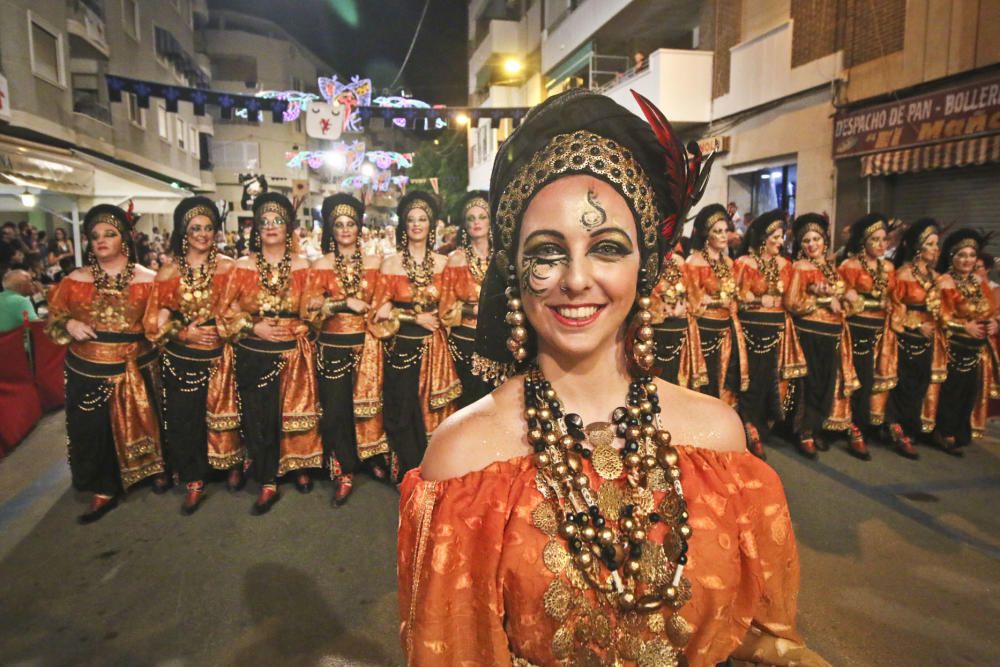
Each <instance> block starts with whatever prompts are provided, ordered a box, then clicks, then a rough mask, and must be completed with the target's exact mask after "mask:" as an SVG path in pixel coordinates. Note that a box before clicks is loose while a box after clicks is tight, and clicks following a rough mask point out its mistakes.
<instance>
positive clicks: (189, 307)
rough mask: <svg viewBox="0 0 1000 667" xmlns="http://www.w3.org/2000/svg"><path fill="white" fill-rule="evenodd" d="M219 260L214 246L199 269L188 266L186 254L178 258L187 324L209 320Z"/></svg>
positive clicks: (182, 304) (184, 316) (182, 307)
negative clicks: (202, 319)
mask: <svg viewBox="0 0 1000 667" xmlns="http://www.w3.org/2000/svg"><path fill="white" fill-rule="evenodd" d="M217 259H218V251H217V250H216V248H215V246H214V245H212V246H211V248H210V249H209V251H208V257H207V258H206V259H205V261H204V262H203V263H202V264H201V265H200V266H199V267H198V268H194V267H192V266H191V265H190V264H188V260H187V253H186V252H184V253H181V254H180V256H179V257H178V258H177V266H178V269H179V271H180V274H181V282H180V293H181V302H180V311H181V315H182V316H183V318H184V323H185V324H190V323H191V322H194V321H195V320H197V319H199V318H205V319H207V318H208V316H209V314H210V306H211V296H212V279H213V278H214V277H215V268H216V264H217Z"/></svg>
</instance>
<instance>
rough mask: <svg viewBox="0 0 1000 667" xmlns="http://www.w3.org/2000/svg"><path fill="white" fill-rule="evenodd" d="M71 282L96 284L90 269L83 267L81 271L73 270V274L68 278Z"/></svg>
mask: <svg viewBox="0 0 1000 667" xmlns="http://www.w3.org/2000/svg"><path fill="white" fill-rule="evenodd" d="M67 277H68V278H69V279H70V280H75V281H76V282H78V283H92V282H94V274H93V273H91V271H90V268H89V267H86V266H81V267H80V268H79V269H73V272H72V273H70V274H69V276H67Z"/></svg>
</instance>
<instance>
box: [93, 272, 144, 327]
mask: <svg viewBox="0 0 1000 667" xmlns="http://www.w3.org/2000/svg"><path fill="white" fill-rule="evenodd" d="M90 274H91V275H92V276H93V277H94V299H93V300H92V301H91V303H90V315H91V317H92V318H93V320H94V324H95V325H96V327H97V328H98V329H111V330H115V329H124V328H126V327H128V325H129V322H128V318H127V317H126V314H125V309H126V307H127V306H128V292H127V290H128V286H129V285H131V284H132V278H134V277H135V262H133V261H132V260H131V259H130V260H129V261H128V262H127V263H126V264H125V268H124V269H123V270H122V271H121V272H120V273H119V274H118V275H116V276H114V277H113V278H112V277H111V275H110V274H109V273H108V272H107V271H105V270H104V267H102V266H101V263H100V262H98V261H97V257H96V256H94V255H93V254H91V255H90Z"/></svg>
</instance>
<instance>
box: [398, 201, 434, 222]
mask: <svg viewBox="0 0 1000 667" xmlns="http://www.w3.org/2000/svg"><path fill="white" fill-rule="evenodd" d="M415 208H419V209H420V210H421V211H423V212H424V213H426V214H427V219H428V220H430V221H431V222H434V209H432V208H431V205H430V204H428V203H427V202H425V201H424V200H423V199H414V200H413V201H412V202H410V205H409V206H407V207H406V210H405V211H403V220H402V222H404V223H405V222H406V216H407V215H409V214H410V211H412V210H413V209H415Z"/></svg>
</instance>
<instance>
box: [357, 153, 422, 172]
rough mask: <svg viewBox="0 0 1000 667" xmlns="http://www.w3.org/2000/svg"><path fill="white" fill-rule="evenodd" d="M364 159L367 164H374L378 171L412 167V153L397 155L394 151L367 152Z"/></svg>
mask: <svg viewBox="0 0 1000 667" xmlns="http://www.w3.org/2000/svg"><path fill="white" fill-rule="evenodd" d="M365 157H366V158H367V159H368V161H369V162H374V163H375V166H376V167H378V168H379V169H388V168H389V167H392V166H394V165H395V166H396V167H398V168H400V169H409V168H410V167H412V166H413V153H397V152H395V151H368V153H366V154H365Z"/></svg>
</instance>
